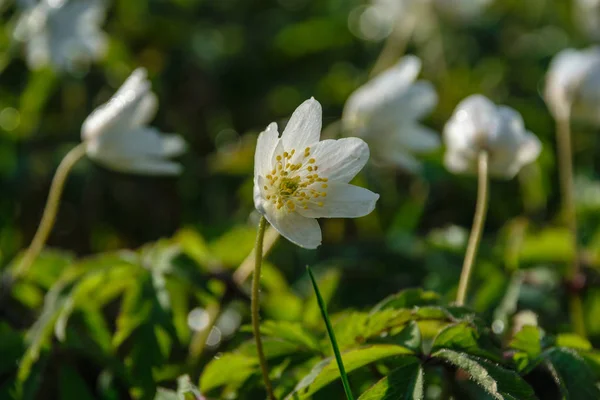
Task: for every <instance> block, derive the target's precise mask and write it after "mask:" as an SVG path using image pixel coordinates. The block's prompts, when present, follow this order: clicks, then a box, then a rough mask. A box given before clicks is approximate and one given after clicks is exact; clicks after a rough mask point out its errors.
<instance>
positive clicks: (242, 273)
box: [233, 226, 279, 286]
mask: <svg viewBox="0 0 600 400" xmlns="http://www.w3.org/2000/svg"><path fill="white" fill-rule="evenodd" d="M277 239H279V232H277V230H276V229H275V228H273V227H272V226H270V227H268V228H267V230H266V233H265V238H264V244H263V256H266V255H268V254H269V252H270V251H271V249H272V248H273V245H274V244H275V243H277ZM255 257H256V253H255V250H252V252H250V254H248V256H247V257H246V258H245V259H244V261H242V263H241V264H240V266H239V267H238V268H237V269H236V270H235V272H234V273H233V281H234V282H235V283H236V284H237V285H238V286H242V285H243V284H244V282H246V279H248V277H249V276H250V275H251V274H252V271H253V270H254V262H255Z"/></svg>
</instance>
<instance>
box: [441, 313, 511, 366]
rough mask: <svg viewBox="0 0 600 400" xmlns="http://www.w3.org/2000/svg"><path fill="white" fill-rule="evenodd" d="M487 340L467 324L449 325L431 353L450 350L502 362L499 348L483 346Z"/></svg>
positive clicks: (443, 330)
mask: <svg viewBox="0 0 600 400" xmlns="http://www.w3.org/2000/svg"><path fill="white" fill-rule="evenodd" d="M485 339H486V338H485V337H483V338H481V337H480V334H479V333H478V332H477V331H476V330H475V328H473V327H472V326H471V325H469V324H468V323H467V322H461V323H458V324H452V325H448V326H446V327H445V328H444V329H442V330H441V331H440V332H439V333H438V335H437V336H436V337H435V339H434V341H433V345H432V348H431V351H432V352H435V351H437V350H440V349H450V350H456V351H461V352H465V353H468V354H472V355H476V356H483V357H486V358H490V359H494V360H500V358H501V357H500V352H499V349H498V348H494V347H492V346H491V345H487V346H483V345H482V342H484V341H485Z"/></svg>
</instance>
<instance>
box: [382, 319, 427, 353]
mask: <svg viewBox="0 0 600 400" xmlns="http://www.w3.org/2000/svg"><path fill="white" fill-rule="evenodd" d="M390 340H393V342H394V343H395V344H398V345H400V346H403V347H406V348H407V349H410V350H412V351H414V352H415V353H420V352H421V350H422V349H421V344H422V341H421V330H420V329H419V325H418V324H417V323H416V322H415V321H410V322H409V323H408V324H407V325H406V326H405V327H404V329H402V330H401V331H400V333H398V334H396V335H393V336H392V337H391V338H390Z"/></svg>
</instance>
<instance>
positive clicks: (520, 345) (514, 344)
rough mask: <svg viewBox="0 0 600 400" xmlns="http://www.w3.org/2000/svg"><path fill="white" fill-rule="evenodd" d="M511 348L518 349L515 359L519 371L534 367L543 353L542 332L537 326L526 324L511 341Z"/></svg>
mask: <svg viewBox="0 0 600 400" xmlns="http://www.w3.org/2000/svg"><path fill="white" fill-rule="evenodd" d="M509 346H510V348H512V349H515V350H518V351H517V353H515V355H514V357H513V360H514V361H515V363H516V365H517V369H518V370H519V372H523V371H525V370H526V369H529V368H534V367H535V366H536V365H537V363H538V360H537V358H538V357H539V355H540V354H541V353H542V332H541V331H540V330H539V329H538V328H537V327H535V326H531V325H525V326H524V327H523V328H522V329H521V330H520V331H519V332H517V334H516V335H515V336H514V338H513V339H512V341H511V342H510V345H509Z"/></svg>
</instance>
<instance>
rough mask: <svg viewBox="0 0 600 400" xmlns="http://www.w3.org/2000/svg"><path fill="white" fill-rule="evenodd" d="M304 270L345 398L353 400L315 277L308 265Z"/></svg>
mask: <svg viewBox="0 0 600 400" xmlns="http://www.w3.org/2000/svg"><path fill="white" fill-rule="evenodd" d="M306 270H307V271H308V275H309V276H310V280H311V282H312V285H313V288H314V289H315V294H316V295H317V302H318V303H319V308H320V309H321V315H322V316H323V320H324V321H325V326H326V327H327V334H328V335H329V341H330V342H331V347H333V353H334V354H335V360H336V361H337V365H338V369H339V370H340V376H341V377H342V384H343V385H344V391H345V392H346V398H347V399H348V400H354V397H353V396H352V389H350V382H349V381H348V375H347V374H346V370H345V369H344V362H343V361H342V355H341V354H340V349H339V348H338V344H337V340H336V339H335V333H334V332H333V327H332V326H331V322H330V321H329V317H328V316H327V308H326V307H325V302H324V301H323V297H321V292H320V291H319V287H318V286H317V281H316V280H315V277H314V275H313V273H312V271H311V269H310V267H309V266H308V265H307V266H306Z"/></svg>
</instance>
